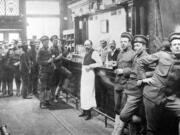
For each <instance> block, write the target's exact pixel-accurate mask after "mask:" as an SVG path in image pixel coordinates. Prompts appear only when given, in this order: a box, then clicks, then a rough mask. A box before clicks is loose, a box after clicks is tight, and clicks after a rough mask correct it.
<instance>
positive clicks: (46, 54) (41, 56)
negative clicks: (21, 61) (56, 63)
mask: <svg viewBox="0 0 180 135" xmlns="http://www.w3.org/2000/svg"><path fill="white" fill-rule="evenodd" d="M51 57H52V55H51V52H50V50H49V49H45V48H44V47H42V48H41V49H40V50H39V52H38V55H37V62H38V64H39V66H40V69H39V72H40V73H42V72H43V73H44V72H45V73H46V72H52V71H53V66H52V64H51V63H48V62H47V61H48V60H49V59H50V58H51Z"/></svg>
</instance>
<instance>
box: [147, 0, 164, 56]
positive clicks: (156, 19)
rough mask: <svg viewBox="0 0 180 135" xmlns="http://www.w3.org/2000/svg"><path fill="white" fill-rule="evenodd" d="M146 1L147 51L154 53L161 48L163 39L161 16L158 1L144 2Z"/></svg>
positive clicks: (149, 0) (148, 0)
mask: <svg viewBox="0 0 180 135" xmlns="http://www.w3.org/2000/svg"><path fill="white" fill-rule="evenodd" d="M146 1H147V5H148V7H147V23H148V26H147V27H148V34H149V40H150V42H149V51H150V52H151V53H153V52H156V51H157V49H158V48H159V47H160V46H161V41H162V39H163V34H162V33H163V32H162V22H161V14H160V9H159V0H146Z"/></svg>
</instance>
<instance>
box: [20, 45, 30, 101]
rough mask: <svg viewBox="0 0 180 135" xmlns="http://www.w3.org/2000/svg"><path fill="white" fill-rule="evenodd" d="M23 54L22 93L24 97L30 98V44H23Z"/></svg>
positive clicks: (21, 66)
mask: <svg viewBox="0 0 180 135" xmlns="http://www.w3.org/2000/svg"><path fill="white" fill-rule="evenodd" d="M21 48H22V51H23V52H22V54H21V56H20V65H19V66H20V72H21V78H22V89H21V94H22V97H23V98H28V95H29V94H30V93H29V91H28V88H29V82H30V80H29V74H30V59H29V54H28V46H27V45H25V44H24V45H22V46H21Z"/></svg>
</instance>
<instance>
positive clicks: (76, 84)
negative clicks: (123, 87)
mask: <svg viewBox="0 0 180 135" xmlns="http://www.w3.org/2000/svg"><path fill="white" fill-rule="evenodd" d="M63 66H65V67H66V68H68V69H69V70H70V71H71V72H72V78H71V80H70V82H71V83H70V85H69V92H70V93H71V94H72V95H73V96H75V97H77V98H78V99H79V98H80V79H81V67H82V64H81V63H80V62H74V61H72V60H68V59H63ZM100 70H101V71H104V72H105V73H106V75H107V76H108V77H109V78H110V80H112V81H114V79H115V74H114V72H113V70H112V69H107V68H103V67H99V68H96V69H95V75H96V78H95V80H96V81H95V87H96V101H97V109H98V110H99V111H101V112H103V113H104V114H107V115H108V116H110V117H112V118H114V91H113V87H112V86H110V85H109V84H107V83H105V82H104V81H103V80H102V79H101V78H100V76H99V75H98V72H99V71H100Z"/></svg>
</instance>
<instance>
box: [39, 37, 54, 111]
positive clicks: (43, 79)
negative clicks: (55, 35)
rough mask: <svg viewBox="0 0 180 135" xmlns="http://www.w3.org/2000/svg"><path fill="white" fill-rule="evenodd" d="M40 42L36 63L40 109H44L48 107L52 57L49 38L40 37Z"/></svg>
mask: <svg viewBox="0 0 180 135" xmlns="http://www.w3.org/2000/svg"><path fill="white" fill-rule="evenodd" d="M40 41H41V42H42V45H43V47H42V48H41V49H40V50H39V52H38V54H37V62H38V64H39V66H40V70H39V79H40V95H39V98H40V108H42V109H44V108H47V107H48V105H50V96H51V87H52V82H51V81H52V74H53V66H52V61H53V59H52V56H51V52H50V50H49V37H48V36H42V37H41V39H40Z"/></svg>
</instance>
